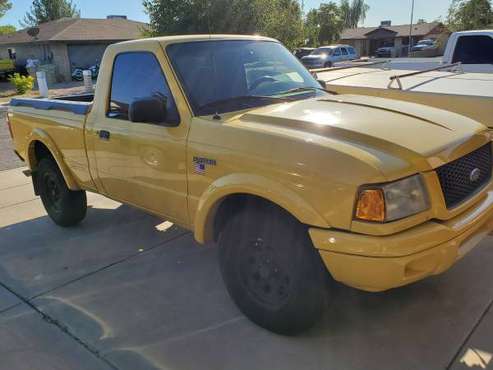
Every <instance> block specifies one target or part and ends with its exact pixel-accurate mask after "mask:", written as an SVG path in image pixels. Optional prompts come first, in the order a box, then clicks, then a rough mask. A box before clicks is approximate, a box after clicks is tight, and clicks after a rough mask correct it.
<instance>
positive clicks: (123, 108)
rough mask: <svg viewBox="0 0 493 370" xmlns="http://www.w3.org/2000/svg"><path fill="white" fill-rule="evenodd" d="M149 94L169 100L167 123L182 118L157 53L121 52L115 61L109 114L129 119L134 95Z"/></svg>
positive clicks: (167, 102)
mask: <svg viewBox="0 0 493 370" xmlns="http://www.w3.org/2000/svg"><path fill="white" fill-rule="evenodd" d="M149 97H152V98H157V99H160V100H162V102H163V104H166V109H167V118H166V122H167V123H173V124H178V123H179V122H180V117H179V114H178V110H177V108H176V104H175V100H174V99H173V95H172V94H171V91H170V89H169V86H168V83H167V81H166V77H165V76H164V72H163V70H162V69H161V65H160V64H159V61H158V60H157V58H156V56H155V55H154V54H152V53H151V52H128V53H121V54H118V55H117V56H116V57H115V60H114V63H113V74H112V78H111V93H110V101H109V107H108V111H107V117H108V118H116V119H120V120H129V117H128V111H129V107H130V104H131V103H132V102H133V101H134V100H135V99H141V98H149ZM160 123H162V122H154V124H160Z"/></svg>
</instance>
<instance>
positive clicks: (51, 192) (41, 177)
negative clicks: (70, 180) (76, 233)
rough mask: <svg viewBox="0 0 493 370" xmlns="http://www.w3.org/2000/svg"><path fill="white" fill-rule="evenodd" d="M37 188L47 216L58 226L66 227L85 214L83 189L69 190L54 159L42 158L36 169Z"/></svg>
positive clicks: (85, 204)
mask: <svg viewBox="0 0 493 370" xmlns="http://www.w3.org/2000/svg"><path fill="white" fill-rule="evenodd" d="M36 181H37V189H38V191H39V195H40V197H41V201H42V202H43V205H44V207H45V209H46V212H47V213H48V216H50V218H51V219H52V220H53V221H54V222H55V223H56V224H57V225H59V226H63V227H68V226H73V225H76V224H78V223H79V222H81V221H82V220H83V219H84V217H85V216H86V211H87V199H86V192H85V191H71V190H70V189H69V188H68V187H67V184H66V183H65V180H64V178H63V176H62V173H61V172H60V169H59V168H58V166H57V164H56V163H55V161H53V160H52V159H51V158H43V159H41V161H40V162H39V165H38V168H37V170H36Z"/></svg>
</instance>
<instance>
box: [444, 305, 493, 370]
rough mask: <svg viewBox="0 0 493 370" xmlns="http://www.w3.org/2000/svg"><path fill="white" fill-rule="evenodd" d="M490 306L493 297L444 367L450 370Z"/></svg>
mask: <svg viewBox="0 0 493 370" xmlns="http://www.w3.org/2000/svg"><path fill="white" fill-rule="evenodd" d="M492 306H493V299H492V300H490V303H489V304H488V306H486V309H485V310H484V312H483V313H482V314H481V315H480V316H479V319H478V320H477V322H476V323H475V324H474V326H473V327H472V329H471V331H470V332H469V334H467V335H466V337H465V338H464V340H463V341H462V344H461V345H460V346H459V349H458V350H457V352H456V353H455V354H454V356H453V357H452V360H451V361H450V363H449V364H448V366H447V368H446V369H447V370H450V369H451V368H452V366H453V364H454V363H455V362H456V361H457V358H458V357H459V356H460V354H461V352H462V350H463V349H464V347H465V346H466V344H467V342H469V339H471V337H472V335H473V334H474V332H475V331H476V329H477V328H478V327H479V325H480V324H481V322H482V321H483V319H484V318H485V316H486V315H487V314H488V312H489V311H490V310H491V307H492Z"/></svg>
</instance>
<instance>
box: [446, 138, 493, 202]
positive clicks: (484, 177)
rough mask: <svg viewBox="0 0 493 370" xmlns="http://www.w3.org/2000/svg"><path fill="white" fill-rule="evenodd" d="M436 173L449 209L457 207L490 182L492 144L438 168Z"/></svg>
mask: <svg viewBox="0 0 493 370" xmlns="http://www.w3.org/2000/svg"><path fill="white" fill-rule="evenodd" d="M478 170H479V172H478ZM436 172H437V175H438V178H439V180H440V185H441V186H442V192H443V196H444V198H445V204H446V205H447V208H452V207H455V206H456V205H458V204H459V203H461V202H462V201H464V200H466V199H467V198H468V197H470V196H471V195H473V194H474V193H475V192H476V191H478V190H479V189H481V188H482V187H483V186H484V185H485V184H486V183H487V182H488V181H489V180H490V178H491V144H486V145H485V146H483V147H481V148H479V149H477V150H475V151H474V152H472V153H469V154H467V155H465V156H464V157H461V158H459V159H456V160H455V161H453V162H450V163H448V164H446V165H444V166H442V167H439V168H437V170H436Z"/></svg>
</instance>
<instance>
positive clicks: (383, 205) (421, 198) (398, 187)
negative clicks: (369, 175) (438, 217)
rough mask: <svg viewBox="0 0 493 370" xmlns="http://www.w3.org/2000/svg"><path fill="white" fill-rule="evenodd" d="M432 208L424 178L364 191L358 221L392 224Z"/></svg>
mask: <svg viewBox="0 0 493 370" xmlns="http://www.w3.org/2000/svg"><path fill="white" fill-rule="evenodd" d="M428 208H429V199H428V192H427V191H426V186H425V184H424V181H423V178H422V177H421V175H414V176H411V177H407V178H405V179H403V180H398V181H395V182H392V183H389V184H384V185H378V186H366V187H363V188H362V189H361V190H360V192H359V194H358V200H357V203H356V212H355V218H357V219H360V220H364V221H374V222H389V221H395V220H399V219H401V218H404V217H408V216H412V215H415V214H417V213H419V212H422V211H425V210H427V209H428Z"/></svg>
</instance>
